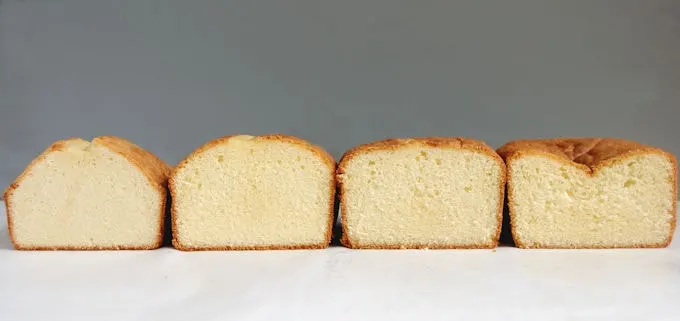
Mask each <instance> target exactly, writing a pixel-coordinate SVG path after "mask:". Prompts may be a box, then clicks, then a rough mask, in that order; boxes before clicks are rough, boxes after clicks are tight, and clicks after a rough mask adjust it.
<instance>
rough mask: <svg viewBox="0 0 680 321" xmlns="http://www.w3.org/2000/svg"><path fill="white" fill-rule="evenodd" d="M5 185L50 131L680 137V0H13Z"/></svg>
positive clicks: (178, 142)
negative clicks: (679, 125) (679, 127)
mask: <svg viewBox="0 0 680 321" xmlns="http://www.w3.org/2000/svg"><path fill="white" fill-rule="evenodd" d="M0 1H2V2H1V3H0V108H1V109H0V185H2V186H5V185H7V184H8V183H10V181H11V180H12V179H13V178H14V177H15V176H16V175H17V174H19V172H20V171H21V170H22V169H23V167H24V166H25V165H26V164H27V163H28V162H29V161H30V160H31V159H32V158H33V157H34V156H35V155H36V154H37V153H39V152H40V151H41V150H42V149H43V148H45V147H46V146H48V145H49V144H50V143H51V142H52V141H53V140H56V139H58V138H63V137H69V136H81V137H85V138H91V137H92V136H96V135H101V134H114V135H120V136H123V137H127V138H129V139H131V140H133V141H135V142H137V143H138V144H140V145H142V146H144V147H146V148H148V149H149V150H151V151H153V152H155V153H157V154H158V155H159V156H160V157H161V158H163V159H165V160H166V161H168V162H170V163H172V164H176V162H177V161H178V160H179V159H180V158H181V157H183V156H184V155H186V154H187V153H189V152H190V151H191V150H192V149H193V148H195V147H197V146H198V145H200V144H202V143H204V142H205V141H207V140H209V139H212V138H215V137H218V136H223V135H226V134H231V133H252V134H258V133H269V132H285V133H288V134H293V135H298V136H301V137H303V138H306V139H309V140H311V141H312V142H314V143H317V144H320V145H322V146H324V147H326V148H327V149H328V150H329V151H330V152H331V153H332V154H334V155H335V156H340V155H341V153H342V152H343V151H344V150H346V149H347V148H349V147H351V146H353V145H355V144H359V143H364V142H368V141H371V140H375V139H380V138H385V137H391V136H415V135H418V136H423V135H450V136H452V135H455V136H458V135H462V136H471V137H476V138H481V139H484V140H486V141H487V142H488V143H490V144H491V145H494V146H496V147H497V146H499V145H500V144H502V143H503V142H505V141H507V140H511V139H515V138H520V137H550V136H565V135H566V136H573V135H576V136H591V135H592V136H602V135H604V136H620V137H625V138H630V139H635V140H639V141H642V142H645V143H649V144H653V145H657V146H660V147H663V148H666V149H669V150H671V151H673V152H675V153H680V137H679V136H680V135H678V134H680V130H679V129H678V127H677V126H678V125H677V124H678V123H679V122H680V1H670V0H669V1H636V0H630V1H559V2H558V1H538V0H537V1H505V0H498V1H472V0H470V1H410V0H409V1H393V0H381V1H331V0H310V1H289V0H286V1H217V0H216V1H186V0H170V1H166V0H158V1H156V0H129V1H110V0H49V1H48V0H45V1H40V0H23V1H17V0H14V1H12V0H0Z"/></svg>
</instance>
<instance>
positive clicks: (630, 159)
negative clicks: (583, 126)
mask: <svg viewBox="0 0 680 321" xmlns="http://www.w3.org/2000/svg"><path fill="white" fill-rule="evenodd" d="M498 153H499V154H500V155H501V156H502V157H503V158H504V159H505V161H506V163H507V166H508V208H509V215H510V225H511V230H512V236H513V239H514V241H515V243H516V245H517V246H519V247H522V248H635V247H665V246H667V245H668V244H669V243H670V242H671V239H672V237H673V232H674V230H675V224H676V215H677V214H676V207H677V161H676V158H675V157H674V156H673V155H671V154H670V153H667V152H665V151H663V150H660V149H658V148H653V147H649V146H645V145H642V144H639V143H636V142H632V141H627V140H622V139H613V138H561V139H539V140H519V141H513V142H510V143H507V144H506V145H504V146H503V147H501V148H500V149H499V150H498Z"/></svg>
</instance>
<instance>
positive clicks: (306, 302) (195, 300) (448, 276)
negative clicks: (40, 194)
mask: <svg viewBox="0 0 680 321" xmlns="http://www.w3.org/2000/svg"><path fill="white" fill-rule="evenodd" d="M0 210H2V213H4V208H0ZM0 218H2V220H1V221H2V223H0V320H31V321H37V320H88V321H89V320H277V321H278V320H324V321H329V320H453V319H456V318H458V319H460V320H680V246H678V243H680V242H678V239H676V240H675V241H674V243H673V244H672V245H671V246H670V247H669V248H666V249H644V250H519V249H516V248H508V247H503V248H498V249H497V250H496V251H492V250H446V251H359V250H348V249H345V248H341V247H332V248H330V249H326V250H315V251H269V252H197V253H183V252H179V251H176V250H173V249H170V248H165V249H161V250H157V251H143V252H19V251H13V250H12V249H11V245H10V243H9V239H8V237H7V228H6V221H5V220H4V216H2V217H0ZM676 237H678V236H676Z"/></svg>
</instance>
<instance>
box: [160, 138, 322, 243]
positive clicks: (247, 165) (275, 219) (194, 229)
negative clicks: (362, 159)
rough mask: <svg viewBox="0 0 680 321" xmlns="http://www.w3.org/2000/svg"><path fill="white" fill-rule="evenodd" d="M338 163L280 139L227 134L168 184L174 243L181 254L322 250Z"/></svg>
mask: <svg viewBox="0 0 680 321" xmlns="http://www.w3.org/2000/svg"><path fill="white" fill-rule="evenodd" d="M334 172H335V161H334V160H333V158H332V157H331V156H330V155H329V154H328V153H326V152H325V151H324V150H323V149H322V148H320V147H318V146H314V145H312V144H310V143H308V142H306V141H304V140H302V139H299V138H295V137H291V136H283V135H265V136H247V135H240V136H228V137H223V138H218V139H216V140H213V141H211V142H209V143H207V144H205V145H203V146H202V147H200V148H198V149H197V150H196V151H194V152H193V153H192V154H190V155H189V156H188V157H187V158H186V159H184V160H183V161H182V162H181V163H180V164H179V165H178V166H177V168H176V169H175V171H174V173H173V175H172V177H171V178H170V183H169V185H170V191H171V194H172V199H173V206H172V227H173V244H174V245H175V247H176V248H178V249H180V250H265V249H311V248H325V247H327V246H328V245H329V243H330V237H331V227H332V224H333V203H334V197H335V179H334Z"/></svg>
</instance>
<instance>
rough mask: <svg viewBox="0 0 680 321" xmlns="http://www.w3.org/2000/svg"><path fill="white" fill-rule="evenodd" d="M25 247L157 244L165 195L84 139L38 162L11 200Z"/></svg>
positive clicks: (121, 160)
mask: <svg viewBox="0 0 680 321" xmlns="http://www.w3.org/2000/svg"><path fill="white" fill-rule="evenodd" d="M8 201H9V206H10V207H11V209H12V210H11V229H12V235H13V237H14V239H15V242H16V243H17V244H19V245H20V246H21V247H22V248H63V249H94V248H102V249H104V248H136V247H151V246H153V245H156V244H157V241H158V236H159V233H160V224H159V221H160V216H161V215H162V213H161V211H160V206H161V202H162V201H163V199H162V195H159V193H158V191H157V190H156V189H155V188H154V187H153V186H152V185H151V184H150V183H149V180H148V179H147V178H146V177H145V176H144V174H143V173H142V172H141V171H140V170H139V169H137V168H136V167H134V166H133V165H132V164H131V163H130V162H129V161H128V160H127V159H126V158H125V157H123V156H121V155H120V154H117V153H114V152H112V151H110V150H109V149H108V148H106V147H103V146H101V145H98V144H96V143H90V142H87V141H84V140H80V139H71V140H67V141H64V142H63V145H62V147H61V148H58V149H56V150H54V151H52V152H50V153H48V154H47V155H46V157H45V158H44V159H43V160H41V161H38V162H37V163H35V166H33V167H32V168H31V169H30V171H29V172H28V173H27V175H25V176H24V177H23V179H22V180H21V182H20V184H19V185H18V187H17V188H16V189H15V190H14V191H13V192H12V193H11V195H10V196H9V197H8Z"/></svg>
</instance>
